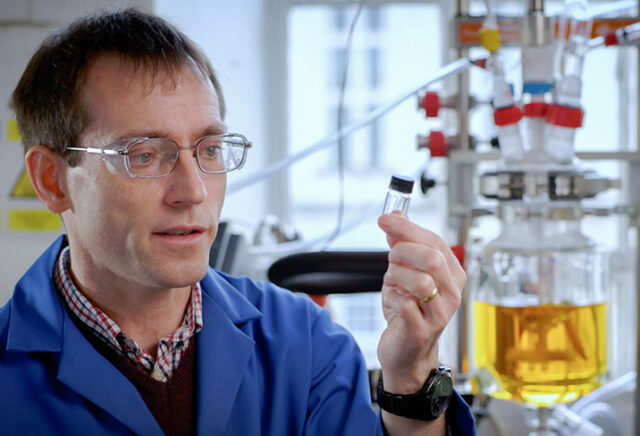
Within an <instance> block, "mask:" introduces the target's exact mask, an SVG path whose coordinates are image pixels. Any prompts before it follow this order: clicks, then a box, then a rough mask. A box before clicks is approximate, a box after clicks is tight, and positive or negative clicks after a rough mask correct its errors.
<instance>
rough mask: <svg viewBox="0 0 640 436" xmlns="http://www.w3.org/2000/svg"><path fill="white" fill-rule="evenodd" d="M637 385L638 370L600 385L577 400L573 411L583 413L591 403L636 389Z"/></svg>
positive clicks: (572, 407)
mask: <svg viewBox="0 0 640 436" xmlns="http://www.w3.org/2000/svg"><path fill="white" fill-rule="evenodd" d="M635 386H636V372H635V371H629V372H628V373H626V374H624V375H622V376H620V377H618V378H617V379H615V380H611V381H610V382H608V383H606V384H604V385H602V386H600V387H599V388H598V389H596V390H594V391H591V392H589V393H588V394H587V395H585V396H584V397H582V398H580V399H579V400H577V401H576V402H575V403H573V405H572V406H571V411H573V412H575V413H577V414H578V415H582V410H583V409H584V408H585V407H587V406H588V405H589V404H591V403H596V402H601V401H607V400H609V399H611V398H613V397H615V396H617V395H620V394H621V393H623V392H627V391H631V390H634V389H635Z"/></svg>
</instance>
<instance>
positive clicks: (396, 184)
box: [389, 175, 413, 194]
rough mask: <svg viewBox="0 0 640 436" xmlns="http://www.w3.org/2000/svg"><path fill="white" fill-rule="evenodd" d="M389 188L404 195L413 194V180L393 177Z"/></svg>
mask: <svg viewBox="0 0 640 436" xmlns="http://www.w3.org/2000/svg"><path fill="white" fill-rule="evenodd" d="M389 188H390V189H393V190H394V191H399V192H402V193H404V194H411V191H413V179H412V178H410V177H405V176H396V175H394V176H391V182H389Z"/></svg>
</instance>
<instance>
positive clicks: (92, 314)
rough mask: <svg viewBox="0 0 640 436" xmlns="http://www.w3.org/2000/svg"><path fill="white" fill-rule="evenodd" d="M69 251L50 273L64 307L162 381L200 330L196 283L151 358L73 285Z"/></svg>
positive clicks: (200, 297)
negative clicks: (179, 316) (175, 326)
mask: <svg viewBox="0 0 640 436" xmlns="http://www.w3.org/2000/svg"><path fill="white" fill-rule="evenodd" d="M69 260H70V249H69V247H68V246H67V247H65V248H64V249H63V250H62V252H61V253H60V256H59V257H58V262H57V263H56V267H55V269H54V272H53V278H54V282H55V285H56V287H57V289H58V292H59V293H60V295H61V296H62V299H63V301H64V302H65V304H66V305H67V308H68V309H69V310H70V311H71V312H72V313H73V314H74V315H75V316H76V317H77V318H78V319H79V320H80V321H81V322H83V323H84V324H85V325H86V326H87V327H88V328H89V329H90V330H91V331H92V332H93V333H94V334H95V335H96V336H98V338H100V339H101V340H103V341H105V342H106V343H107V344H109V345H111V346H112V347H113V348H114V349H116V350H117V351H118V352H120V353H121V354H122V355H124V356H127V357H128V358H129V359H131V360H132V361H133V362H134V363H135V364H136V365H137V366H139V367H140V368H142V369H143V370H145V371H146V372H147V373H148V374H150V375H151V377H153V378H154V379H155V380H158V381H163V382H166V381H167V380H169V378H170V377H171V375H172V374H173V371H174V370H175V369H176V368H178V365H179V364H180V359H181V358H182V356H183V355H184V353H185V351H186V350H187V347H188V345H189V340H190V339H191V338H192V337H193V336H194V335H195V334H197V333H198V332H199V331H200V330H202V290H201V289H200V284H199V283H196V284H194V285H192V286H191V299H190V301H189V304H188V306H187V309H186V311H185V314H184V318H183V320H182V324H181V325H180V327H178V329H177V330H176V331H175V332H174V333H173V334H172V335H169V336H167V337H164V338H162V339H160V341H159V342H158V354H157V357H156V358H154V357H153V356H152V355H151V354H149V353H147V352H146V351H144V350H143V349H142V348H140V346H139V345H138V344H137V343H136V341H134V340H133V339H132V338H130V337H129V336H127V334H126V333H125V332H124V331H122V329H121V328H120V327H119V326H118V325H117V324H116V323H115V322H114V321H113V320H112V319H111V318H109V316H108V315H107V314H106V313H104V312H103V311H102V310H100V309H99V308H98V307H96V306H95V305H94V304H92V303H91V302H90V301H89V300H88V299H87V298H86V297H85V296H84V295H83V294H82V292H80V290H79V289H78V288H77V287H76V286H75V283H74V282H73V279H72V278H71V273H70V270H69V268H70V262H69Z"/></svg>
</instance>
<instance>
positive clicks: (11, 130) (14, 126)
mask: <svg viewBox="0 0 640 436" xmlns="http://www.w3.org/2000/svg"><path fill="white" fill-rule="evenodd" d="M7 139H8V140H9V141H15V142H20V141H22V138H21V137H20V130H18V122H17V121H16V119H15V118H10V119H9V120H7Z"/></svg>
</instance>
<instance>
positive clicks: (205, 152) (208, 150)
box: [201, 145, 220, 159]
mask: <svg viewBox="0 0 640 436" xmlns="http://www.w3.org/2000/svg"><path fill="white" fill-rule="evenodd" d="M201 153H202V157H204V158H206V159H217V158H218V156H220V147H219V146H218V145H208V146H206V147H203V148H202V149H201Z"/></svg>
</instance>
